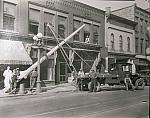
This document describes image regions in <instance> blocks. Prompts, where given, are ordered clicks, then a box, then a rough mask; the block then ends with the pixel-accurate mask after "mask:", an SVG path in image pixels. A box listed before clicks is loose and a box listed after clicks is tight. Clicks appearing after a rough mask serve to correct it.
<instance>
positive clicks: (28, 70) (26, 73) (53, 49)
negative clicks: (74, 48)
mask: <svg viewBox="0 0 150 118" xmlns="http://www.w3.org/2000/svg"><path fill="white" fill-rule="evenodd" d="M84 26H85V24H83V25H82V26H81V27H79V28H78V29H77V30H76V31H74V32H73V33H72V34H71V35H69V36H68V37H67V38H65V39H64V40H63V41H62V42H61V43H59V44H58V45H57V46H55V47H54V48H52V49H51V50H50V51H49V52H48V53H47V54H46V56H43V57H42V58H41V59H40V64H41V63H42V62H43V61H45V60H46V59H47V57H49V56H51V55H52V54H53V53H54V52H55V51H57V50H58V49H59V47H61V46H62V45H63V44H65V43H66V42H67V41H68V40H69V39H70V38H72V37H73V36H74V35H75V34H76V33H77V32H79V31H80V30H81V29H82V28H83V27H84ZM37 65H38V62H35V63H34V64H33V65H32V66H30V67H29V68H28V69H27V70H25V71H23V72H22V73H20V77H19V78H20V79H22V78H25V77H27V76H28V74H29V73H30V72H31V71H32V70H33V69H34V68H36V67H37Z"/></svg>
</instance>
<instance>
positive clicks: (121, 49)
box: [119, 35, 123, 51]
mask: <svg viewBox="0 0 150 118" xmlns="http://www.w3.org/2000/svg"><path fill="white" fill-rule="evenodd" d="M119 47H120V51H123V39H122V36H121V35H120V37H119Z"/></svg>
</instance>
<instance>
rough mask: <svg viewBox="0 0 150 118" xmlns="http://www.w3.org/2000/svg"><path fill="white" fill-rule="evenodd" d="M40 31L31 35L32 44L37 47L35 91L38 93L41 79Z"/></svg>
mask: <svg viewBox="0 0 150 118" xmlns="http://www.w3.org/2000/svg"><path fill="white" fill-rule="evenodd" d="M42 37H43V35H42V33H38V34H37V35H36V36H34V37H33V40H34V45H35V46H36V48H37V49H38V57H37V58H38V60H37V63H38V66H37V71H38V77H37V81H36V92H37V93H40V92H41V80H40V49H41V48H42V44H43V43H42Z"/></svg>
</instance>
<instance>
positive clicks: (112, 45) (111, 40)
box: [110, 33, 115, 50]
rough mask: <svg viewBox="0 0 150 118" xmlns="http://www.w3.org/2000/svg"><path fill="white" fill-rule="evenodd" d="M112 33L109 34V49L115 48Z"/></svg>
mask: <svg viewBox="0 0 150 118" xmlns="http://www.w3.org/2000/svg"><path fill="white" fill-rule="evenodd" d="M114 40H115V39H114V34H113V33H112V34H111V35H110V46H111V47H110V48H111V50H114V49H115V44H114Z"/></svg>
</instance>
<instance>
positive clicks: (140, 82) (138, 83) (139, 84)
mask: <svg viewBox="0 0 150 118" xmlns="http://www.w3.org/2000/svg"><path fill="white" fill-rule="evenodd" d="M145 84H146V83H145V81H144V79H142V78H140V79H137V80H136V82H135V88H136V89H144V87H145Z"/></svg>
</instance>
